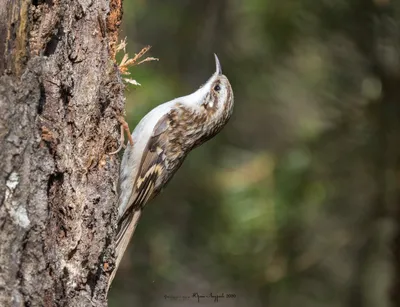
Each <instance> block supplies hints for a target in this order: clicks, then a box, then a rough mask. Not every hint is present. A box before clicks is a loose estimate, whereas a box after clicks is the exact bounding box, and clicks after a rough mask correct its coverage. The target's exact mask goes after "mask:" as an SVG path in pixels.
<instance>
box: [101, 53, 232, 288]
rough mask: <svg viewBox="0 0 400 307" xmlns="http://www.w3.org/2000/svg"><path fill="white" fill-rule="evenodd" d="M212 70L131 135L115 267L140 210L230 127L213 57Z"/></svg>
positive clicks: (227, 91) (228, 97) (224, 81)
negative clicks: (198, 149) (196, 152)
mask: <svg viewBox="0 0 400 307" xmlns="http://www.w3.org/2000/svg"><path fill="white" fill-rule="evenodd" d="M215 64H216V71H215V73H214V74H213V75H212V76H211V78H210V79H209V80H208V81H207V82H206V83H205V84H204V85H203V86H202V87H200V88H199V89H198V90H197V91H195V92H194V93H192V94H190V95H187V96H183V97H179V98H176V99H174V100H171V101H169V102H166V103H164V104H161V105H159V106H158V107H156V108H154V109H153V110H152V111H150V112H149V113H148V114H147V115H146V116H145V117H144V118H143V119H142V120H141V121H140V123H139V124H138V125H137V126H136V128H135V130H134V131H133V132H132V138H133V142H134V145H133V146H132V145H128V146H127V148H126V150H125V152H124V156H123V158H122V163H121V169H120V181H119V190H120V191H119V204H118V232H117V237H116V266H115V269H114V271H113V272H112V274H111V276H110V279H109V286H110V285H111V282H112V280H113V279H114V276H115V273H116V271H117V269H118V266H119V264H120V262H121V259H122V256H123V254H124V252H125V250H126V248H127V246H128V244H129V241H130V239H131V237H132V235H133V233H134V231H135V228H136V225H137V223H138V220H139V218H140V215H141V213H142V210H143V207H144V206H145V205H146V203H147V202H148V201H150V200H151V199H152V198H154V197H155V196H156V195H157V194H158V193H160V191H161V189H162V188H163V187H164V186H165V185H166V184H167V183H168V181H169V180H170V179H171V178H172V177H173V175H174V174H175V172H176V171H177V170H178V169H179V167H180V166H181V165H182V162H183V160H184V159H185V157H186V156H187V154H188V153H189V152H190V151H191V150H192V149H193V148H195V147H197V146H199V145H201V144H203V143H204V142H206V141H207V140H209V139H211V138H212V137H214V136H215V135H216V134H217V133H218V132H219V131H221V129H222V128H223V127H224V126H225V124H226V123H227V122H228V120H229V118H230V117H231V115H232V110H233V92H232V87H231V85H230V83H229V81H228V78H227V77H226V76H224V75H223V74H222V69H221V65H220V63H219V60H218V57H217V56H216V55H215Z"/></svg>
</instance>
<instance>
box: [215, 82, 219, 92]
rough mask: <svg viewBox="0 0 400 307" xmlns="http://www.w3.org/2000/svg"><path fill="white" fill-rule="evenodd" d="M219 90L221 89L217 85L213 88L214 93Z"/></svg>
mask: <svg viewBox="0 0 400 307" xmlns="http://www.w3.org/2000/svg"><path fill="white" fill-rule="evenodd" d="M220 90H221V87H220V86H219V84H217V85H216V86H214V91H216V92H219V91H220Z"/></svg>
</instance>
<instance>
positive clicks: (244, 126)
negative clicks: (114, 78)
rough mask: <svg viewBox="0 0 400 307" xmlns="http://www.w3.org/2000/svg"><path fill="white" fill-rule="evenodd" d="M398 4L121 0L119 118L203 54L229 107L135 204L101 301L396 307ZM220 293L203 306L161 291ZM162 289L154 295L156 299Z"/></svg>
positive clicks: (198, 80) (154, 101)
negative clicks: (226, 85)
mask: <svg viewBox="0 0 400 307" xmlns="http://www.w3.org/2000/svg"><path fill="white" fill-rule="evenodd" d="M399 20H400V1H390V0H375V1H373V0H347V1H346V0H336V1H331V0H329V1H328V0H326V1H311V0H246V1H239V0H191V1H189V0H158V1H156V0H125V1H124V16H123V24H122V32H121V38H123V37H125V36H127V38H128V40H127V41H128V47H127V52H129V53H130V55H133V54H134V53H135V52H139V51H140V49H141V48H142V47H144V46H145V45H151V46H152V49H151V50H150V52H149V53H148V55H149V56H154V57H157V58H159V59H160V60H159V61H158V62H148V63H144V64H142V65H140V66H136V67H133V68H131V70H130V71H131V74H132V75H131V76H132V78H133V79H135V80H137V81H138V82H139V83H141V84H142V86H141V87H137V88H135V87H134V86H127V91H126V96H127V105H126V112H127V118H128V120H129V122H130V126H131V127H132V128H133V127H134V126H135V125H136V124H137V123H138V121H139V120H140V119H141V118H142V117H143V116H144V115H145V114H146V113H147V112H148V111H149V110H151V109H152V108H153V107H155V106H157V105H159V104H160V103H162V102H166V101H168V100H171V99H173V98H175V97H179V96H183V95H186V94H188V93H191V92H193V91H194V90H196V89H197V88H198V87H199V86H200V85H201V84H203V83H204V82H205V81H206V80H207V79H208V78H209V76H210V75H211V74H212V73H213V71H214V58H213V53H214V52H215V53H217V55H218V56H219V59H220V61H221V64H222V69H223V72H224V74H225V75H226V76H227V77H228V78H229V80H230V82H231V84H232V87H233V91H234V94H235V109H234V115H233V117H232V119H231V121H230V122H229V123H228V125H227V126H226V127H225V129H224V130H223V131H222V132H221V133H220V134H219V135H218V136H217V137H215V138H214V139H213V140H211V141H209V142H208V143H206V144H204V145H203V146H201V147H200V148H198V149H196V150H195V151H193V152H192V153H191V154H190V155H189V157H188V159H187V160H186V161H185V163H184V164H183V166H182V167H181V169H180V170H179V171H178V173H177V174H176V176H175V177H174V178H173V180H172V181H171V183H170V184H169V185H168V187H167V188H166V189H165V191H164V192H163V193H162V194H161V195H160V196H159V197H157V198H156V199H155V200H154V201H153V202H151V203H150V204H148V205H147V207H146V209H145V212H144V215H143V217H142V219H141V221H140V223H139V226H138V229H137V231H136V233H135V235H134V238H133V241H132V242H131V245H130V248H129V250H128V251H127V253H126V255H125V257H124V260H123V263H122V264H121V267H120V269H119V271H118V273H117V277H116V279H115V280H114V283H113V286H112V289H111V292H110V298H109V304H110V306H198V305H211V304H217V305H216V306H254V307H258V306H270V307H291V306H293V307H303V306H304V307H313V306H322V307H325V306H326V307H334V306H348V307H369V306H370V307H380V306H400V302H399V295H398V293H400V291H399V287H398V286H399V283H398V282H399V273H398V272H400V264H399V263H400V261H399V259H400V257H399V253H400V252H399V250H398V244H396V243H398V242H400V241H399V238H400V237H399V236H398V233H397V225H398V224H399V220H400V218H399V216H400V215H399V213H398V211H399V210H398V207H399V206H398V201H399V199H400V198H399V197H398V195H399V193H398V192H399V191H398V187H399V182H400V176H399V174H400V172H399V170H400V160H399V156H400V154H399V152H400V144H399V140H400V115H399V113H400V106H399V103H400V101H399V100H400V51H399V49H400V35H399V33H400V26H399ZM211 292H212V293H213V294H214V295H216V294H219V295H221V294H222V293H224V295H225V296H226V295H227V294H234V295H235V296H236V297H235V298H226V297H225V298H223V299H219V302H218V303H214V302H213V300H212V299H210V298H203V299H201V300H200V303H199V302H198V301H197V299H196V298H190V299H186V300H184V301H177V300H174V299H173V298H171V296H190V297H191V296H192V295H193V293H198V294H200V295H209V294H210V293H211ZM166 295H167V296H169V297H167V298H166V297H165V296H166Z"/></svg>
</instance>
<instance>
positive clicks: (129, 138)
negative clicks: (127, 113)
mask: <svg viewBox="0 0 400 307" xmlns="http://www.w3.org/2000/svg"><path fill="white" fill-rule="evenodd" d="M118 120H119V122H120V123H121V127H122V128H123V129H124V130H125V131H126V134H127V135H128V141H129V144H131V146H133V140H132V135H131V131H130V130H129V125H128V123H127V122H126V121H125V119H124V118H123V117H122V116H120V117H119V118H118Z"/></svg>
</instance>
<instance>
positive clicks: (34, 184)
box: [0, 0, 124, 307]
mask: <svg viewBox="0 0 400 307" xmlns="http://www.w3.org/2000/svg"><path fill="white" fill-rule="evenodd" d="M121 16H122V9H121V2H120V1H119V0H98V1H91V0H75V1H65V0H44V1H43V0H32V2H30V1H27V0H13V1H10V0H0V76H1V77H0V181H1V182H0V306H74V307H77V306H78V307H79V306H106V305H107V299H106V295H107V293H106V287H107V279H108V276H109V274H110V272H109V271H110V269H111V268H112V264H113V248H114V246H113V237H114V230H115V229H114V228H115V227H114V225H115V222H114V221H115V210H114V209H115V208H114V207H115V204H116V202H117V192H116V188H117V180H118V168H119V161H118V159H117V158H116V157H115V156H108V155H107V152H110V151H112V150H114V149H115V148H116V147H117V146H118V139H119V129H118V126H119V124H118V121H117V117H118V116H119V115H121V113H122V110H123V107H124V97H123V84H122V82H121V79H120V77H119V73H118V68H117V66H116V65H115V63H114V56H115V45H116V41H117V35H118V34H117V31H118V27H119V23H120V20H121Z"/></svg>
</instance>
